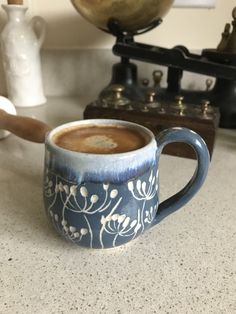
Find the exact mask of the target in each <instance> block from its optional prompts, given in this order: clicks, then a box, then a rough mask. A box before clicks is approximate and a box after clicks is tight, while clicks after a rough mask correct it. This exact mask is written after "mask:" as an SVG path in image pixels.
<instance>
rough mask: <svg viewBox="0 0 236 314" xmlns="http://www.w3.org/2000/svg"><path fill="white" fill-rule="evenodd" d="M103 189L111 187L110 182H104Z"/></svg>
mask: <svg viewBox="0 0 236 314" xmlns="http://www.w3.org/2000/svg"><path fill="white" fill-rule="evenodd" d="M103 189H104V191H107V190H108V189H109V184H108V183H104V184H103Z"/></svg>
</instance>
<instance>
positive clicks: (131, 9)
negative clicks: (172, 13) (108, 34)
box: [71, 0, 174, 32]
mask: <svg viewBox="0 0 236 314" xmlns="http://www.w3.org/2000/svg"><path fill="white" fill-rule="evenodd" d="M71 2H72V3H73V5H74V7H75V9H76V10H77V11H78V12H79V13H80V14H81V15H82V16H83V17H84V18H85V19H87V20H88V21H89V22H91V23H92V24H94V25H96V26H97V27H98V28H101V29H104V30H108V29H107V24H108V21H109V20H110V19H111V18H113V19H116V20H118V21H119V22H120V24H121V27H122V29H124V30H125V31H127V32H134V31H138V30H142V29H145V28H147V27H148V26H149V25H150V23H152V22H154V21H156V20H158V19H161V18H163V17H164V16H165V15H166V14H167V12H168V11H169V10H170V8H171V6H172V4H173V2H174V0H139V1H137V0H119V1H117V0H102V1H101V0H93V1H91V0H90V1H88V0H71Z"/></svg>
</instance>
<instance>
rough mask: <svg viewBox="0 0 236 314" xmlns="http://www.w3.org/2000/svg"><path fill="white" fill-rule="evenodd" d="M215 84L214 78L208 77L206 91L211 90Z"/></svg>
mask: <svg viewBox="0 0 236 314" xmlns="http://www.w3.org/2000/svg"><path fill="white" fill-rule="evenodd" d="M212 85H213V80H212V79H207V80H206V91H209V90H210V89H211V87H212Z"/></svg>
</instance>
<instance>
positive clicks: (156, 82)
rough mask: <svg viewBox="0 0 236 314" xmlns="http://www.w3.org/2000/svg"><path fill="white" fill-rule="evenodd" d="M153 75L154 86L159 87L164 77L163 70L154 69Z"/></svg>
mask: <svg viewBox="0 0 236 314" xmlns="http://www.w3.org/2000/svg"><path fill="white" fill-rule="evenodd" d="M152 77H153V81H154V86H155V87H157V86H159V85H160V83H161V80H162V78H163V72H162V71H161V70H156V71H153V73H152Z"/></svg>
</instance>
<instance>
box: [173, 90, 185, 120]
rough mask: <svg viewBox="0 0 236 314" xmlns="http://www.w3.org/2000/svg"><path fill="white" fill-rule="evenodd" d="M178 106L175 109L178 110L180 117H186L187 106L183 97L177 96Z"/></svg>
mask: <svg viewBox="0 0 236 314" xmlns="http://www.w3.org/2000/svg"><path fill="white" fill-rule="evenodd" d="M175 99H176V104H175V105H174V108H175V109H176V110H177V112H178V114H179V115H180V116H183V115H184V111H185V109H186V105H185V104H184V103H183V101H184V97H183V96H181V95H178V96H176V98H175Z"/></svg>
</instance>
